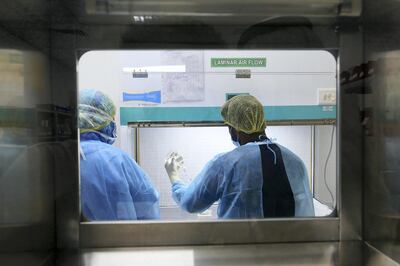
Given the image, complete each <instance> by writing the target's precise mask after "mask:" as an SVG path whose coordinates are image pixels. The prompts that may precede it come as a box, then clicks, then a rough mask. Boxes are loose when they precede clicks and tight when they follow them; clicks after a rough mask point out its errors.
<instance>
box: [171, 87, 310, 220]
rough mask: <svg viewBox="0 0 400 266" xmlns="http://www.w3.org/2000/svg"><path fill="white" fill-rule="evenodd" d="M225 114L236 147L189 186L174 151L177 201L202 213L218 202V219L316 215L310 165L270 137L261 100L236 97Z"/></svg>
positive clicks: (172, 181) (222, 155) (173, 166)
mask: <svg viewBox="0 0 400 266" xmlns="http://www.w3.org/2000/svg"><path fill="white" fill-rule="evenodd" d="M221 115H222V117H223V119H224V121H225V123H226V124H227V125H228V128H229V133H230V136H231V139H232V142H233V143H234V145H235V146H237V147H236V148H235V149H234V150H232V151H230V152H227V153H222V154H219V155H216V156H215V157H214V158H213V159H212V160H210V161H209V162H208V163H207V164H206V165H205V167H204V168H203V169H202V171H201V172H200V173H199V174H198V175H197V177H195V178H194V180H193V181H192V182H191V183H190V184H188V185H187V184H185V183H184V182H183V181H182V180H181V179H180V176H179V170H180V168H181V167H182V165H183V158H182V156H180V155H179V154H177V153H172V154H171V155H170V157H169V158H167V160H166V162H165V169H166V171H167V173H168V176H169V178H170V181H171V184H172V196H173V198H174V200H175V201H176V203H177V204H178V205H179V206H180V207H181V208H182V209H183V210H185V211H187V212H190V213H200V212H203V211H205V210H207V209H208V208H209V207H210V206H211V205H212V204H214V203H215V202H218V217H219V218H224V219H238V218H269V217H310V216H314V206H313V198H312V194H311V191H310V186H309V180H308V174H307V170H306V167H305V165H304V163H303V162H302V160H301V159H300V158H299V157H298V156H297V155H295V154H294V153H293V152H291V151H290V150H289V149H287V148H285V147H283V146H282V145H279V144H276V143H273V142H272V141H271V140H269V139H268V137H267V136H266V134H265V128H266V122H265V119H264V110H263V106H262V105H261V103H260V102H259V101H258V100H257V99H256V98H255V97H253V96H250V95H239V96H235V97H233V98H231V99H230V100H229V101H227V102H226V103H225V104H224V105H223V106H222V109H221Z"/></svg>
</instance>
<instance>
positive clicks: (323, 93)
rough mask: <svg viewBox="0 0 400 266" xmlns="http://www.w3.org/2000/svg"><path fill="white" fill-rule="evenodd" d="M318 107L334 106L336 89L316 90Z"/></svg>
mask: <svg viewBox="0 0 400 266" xmlns="http://www.w3.org/2000/svg"><path fill="white" fill-rule="evenodd" d="M318 104H319V105H336V89H330V88H329V89H318Z"/></svg>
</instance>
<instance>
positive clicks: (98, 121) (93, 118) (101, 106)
mask: <svg viewBox="0 0 400 266" xmlns="http://www.w3.org/2000/svg"><path fill="white" fill-rule="evenodd" d="M114 116H115V105H114V103H113V102H112V100H111V99H110V98H109V97H108V96H107V95H105V94H104V93H102V92H101V91H98V90H93V89H84V90H81V91H80V92H79V129H80V132H81V133H85V132H90V131H97V130H100V129H103V128H105V127H106V126H108V125H109V124H110V123H111V121H113V120H114Z"/></svg>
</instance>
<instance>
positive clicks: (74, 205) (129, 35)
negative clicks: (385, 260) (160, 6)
mask: <svg viewBox="0 0 400 266" xmlns="http://www.w3.org/2000/svg"><path fill="white" fill-rule="evenodd" d="M99 2H100V1H99ZM292 2H294V1H292ZM297 2H299V1H296V3H297ZM318 2H320V1H318ZM348 2H349V1H347V0H346V1H344V3H348ZM364 2H365V3H366V5H365V7H364V11H365V17H364V18H363V19H364V21H363V22H364V23H366V24H365V25H366V27H365V29H366V34H365V36H363V35H362V33H361V32H360V28H361V27H359V21H352V20H351V21H348V20H346V21H344V22H343V23H342V21H340V20H338V21H336V14H337V9H336V8H335V10H334V12H333V13H331V12H332V10H331V9H330V10H329V14H331V15H328V17H329V16H331V19H329V18H326V19H324V18H318V19H317V18H315V17H314V18H311V19H308V20H302V21H300V22H299V21H298V20H292V19H289V18H288V17H284V18H282V19H281V20H279V19H278V20H270V17H269V16H268V14H266V13H263V14H261V16H250V17H247V18H244V17H241V16H240V14H242V15H243V14H244V13H246V12H248V11H249V10H246V9H245V8H244V9H241V10H239V11H238V12H239V13H238V14H236V15H235V16H226V17H223V18H221V17H220V18H218V17H214V18H212V17H211V18H207V17H206V16H203V17H201V18H199V16H197V17H195V18H194V17H190V18H185V19H181V18H175V17H172V16H166V17H164V18H156V17H155V18H154V19H152V21H151V22H145V23H141V22H139V21H136V22H135V18H134V17H132V15H126V16H124V17H123V18H121V17H119V16H113V15H106V14H105V15H95V14H89V15H88V14H87V13H86V7H85V1H78V0H71V1H58V0H57V1H56V0H51V1H23V0H13V1H11V0H7V1H3V2H2V8H1V9H0V14H1V16H0V17H1V18H0V22H1V26H0V46H1V47H2V48H13V49H17V50H20V51H22V50H24V51H26V50H30V51H38V52H39V53H40V54H41V55H42V56H43V57H44V58H46V60H47V61H48V68H47V70H45V71H44V72H43V73H42V72H41V73H36V72H35V73H36V74H35V75H34V76H35V77H36V78H37V77H41V76H47V79H49V81H48V82H49V84H50V86H48V87H46V86H42V87H41V88H44V90H43V91H42V92H43V93H44V94H45V95H46V96H48V97H49V99H46V100H43V102H44V103H51V104H54V105H61V106H69V107H71V109H72V110H75V109H76V51H78V50H82V49H120V48H123V49H131V48H146V49H149V48H163V49H165V48H171V49H172V48H264V49H267V48H272V49H279V48H326V47H329V48H331V47H335V48H337V47H340V55H341V69H346V68H347V67H351V66H354V65H355V64H358V63H361V62H363V61H364V60H365V59H369V58H374V57H375V55H377V54H378V53H381V52H387V51H389V50H397V49H398V41H397V40H398V38H397V32H398V21H399V19H398V17H399V16H398V15H397V13H398V10H399V7H398V2H397V1H394V0H383V1H371V0H366V1H364ZM143 3H144V1H142V4H143ZM153 3H154V2H153ZM193 3H194V2H193ZM207 3H209V2H207ZM275 3H277V2H276V1H275ZM281 3H282V2H281ZM285 3H289V2H285ZM309 3H310V2H304V1H303V2H302V3H299V5H304V4H309ZM325 3H327V2H325ZM331 3H333V1H332V2H331ZM353 3H359V1H354V2H353ZM210 6H212V4H210ZM254 7H255V6H253V8H254ZM292 7H293V6H292ZM343 7H344V6H343ZM285 8H286V10H287V11H290V12H288V13H286V15H288V14H292V15H298V16H301V15H304V14H308V15H310V13H313V14H317V13H319V12H320V11H322V9H323V7H322V9H320V8H321V6H319V7H318V6H313V7H312V8H310V9H309V10H308V9H307V10H305V11H304V10H301V9H295V8H293V9H290V6H286V7H285ZM276 10H277V9H275V11H274V9H271V10H270V11H269V12H270V13H271V14H272V13H274V12H276ZM250 11H251V10H250ZM325 11H326V9H325ZM325 11H323V12H322V13H319V14H320V15H321V14H322V15H324V14H326V13H324V12H325ZM195 12H197V11H196V10H195ZM219 12H222V11H219ZM341 12H342V14H343V15H344V14H345V13H347V14H351V13H352V11H349V10H348V9H347V10H345V9H342V11H341ZM275 14H277V13H275ZM282 14H283V13H281V15H282ZM311 15H312V14H311ZM324 16H325V15H324ZM136 19H137V18H136ZM139 20H141V18H140V17H139ZM265 20H267V21H265ZM171 22H174V23H175V24H180V25H179V26H178V25H175V24H173V23H171ZM307 22H310V24H311V26H309V25H308V24H307ZM214 23H216V24H214ZM218 23H219V24H218ZM256 23H260V24H257V25H253V27H248V25H250V24H256ZM375 23H377V24H378V25H375ZM379 23H380V24H379ZM305 24H307V26H304V25H305ZM213 25H214V26H213ZM188 33H190V34H188ZM339 37H340V45H339ZM363 37H365V44H366V45H367V51H366V53H365V58H363V54H364V52H363V48H362V47H363V45H364V43H363V42H364V39H363ZM380 76H381V77H382V79H381V80H383V81H385V80H388V79H387V78H385V77H386V76H385V74H384V73H380ZM33 80H34V79H32V80H30V81H29V82H33ZM27 84H29V83H27ZM29 87H30V88H29V89H27V90H26V92H27V94H25V95H23V97H22V99H23V100H24V101H27V102H29V101H34V100H35V99H34V97H32V94H34V91H35V90H34V89H32V88H31V86H29ZM375 90H378V89H375ZM28 92H29V93H28ZM389 92H390V93H391V92H392V91H391V90H388V89H386V90H384V91H383V92H382V93H383V94H379V95H378V96H379V97H377V99H376V100H375V101H372V103H371V106H372V107H374V108H376V107H379V108H377V110H378V112H375V116H374V119H375V120H378V121H377V122H379V119H380V117H381V116H380V115H381V114H384V113H385V108H386V107H389V111H390V110H392V111H395V110H397V109H396V108H395V106H391V105H390V106H389V105H387V104H385V102H381V101H380V100H382V99H383V95H385V93H386V94H387V93H389ZM396 97H397V96H396ZM361 98H362V96H361V95H354V94H353V95H344V94H342V95H340V101H341V104H342V107H341V110H340V115H341V116H342V119H343V120H342V121H341V123H340V125H339V126H340V127H341V130H340V134H338V135H339V136H340V140H341V142H342V143H341V147H340V148H341V151H340V160H341V184H340V187H341V190H340V192H341V202H340V211H341V213H340V238H341V239H342V240H344V239H360V238H361V236H362V234H361V232H362V230H361V205H362V204H361V199H362V197H361V196H362V195H361V189H360V188H361V187H362V180H361V176H362V171H361V169H362V161H361V158H362V149H361V148H360V147H361V145H362V137H361V136H362V134H361V129H360V124H359V121H358V115H359V107H360V106H361V104H360V99H361ZM369 98H372V99H374V97H369ZM23 106H24V105H23ZM361 107H362V106H361ZM382 107H384V108H382ZM72 117H74V118H75V117H76V116H75V114H72ZM75 122H76V120H75V119H73V123H75ZM395 122H396V123H395V126H397V125H398V120H396V121H395ZM75 126H76V125H75V124H73V127H72V130H73V134H72V136H70V137H69V138H67V139H68V140H69V142H68V143H64V141H56V143H53V144H55V147H53V146H52V145H50V147H51V148H49V149H47V148H45V147H46V146H45V145H43V146H40V147H39V150H41V151H43V153H44V154H45V155H43V153H42V152H35V151H33V149H32V154H31V155H29V156H28V157H29V158H32V160H30V159H29V160H28V159H25V162H23V164H26V163H27V162H29V163H30V164H32V165H33V169H35V168H37V169H41V170H47V169H48V167H50V168H51V169H52V170H51V171H50V172H44V174H43V175H40V176H39V175H38V173H39V170H37V169H36V170H31V171H29V173H28V174H21V175H19V177H20V179H18V178H17V179H16V180H19V183H17V182H16V181H15V180H13V179H9V180H8V182H9V183H7V186H5V185H4V183H3V182H4V181H3V180H1V181H0V182H1V183H0V184H1V187H2V188H5V187H8V188H13V186H14V185H16V186H19V185H20V184H21V186H23V188H26V189H25V190H19V191H20V194H18V193H16V194H15V195H14V197H12V198H11V200H12V201H14V202H18V203H22V202H24V201H25V200H27V199H29V197H30V195H33V194H34V195H38V197H37V198H38V199H39V200H37V201H29V204H31V203H34V204H38V205H40V206H42V207H43V208H42V209H40V210H44V216H42V215H37V216H36V215H34V216H35V217H39V218H43V219H38V221H40V222H39V223H34V224H33V223H32V225H30V224H28V225H27V226H25V224H22V225H21V224H19V225H18V226H10V224H3V225H2V228H1V230H2V231H0V244H1V249H2V250H4V249H13V250H15V249H16V248H17V247H18V249H41V250H43V249H47V248H50V249H53V248H55V247H56V245H55V243H54V242H55V239H56V240H57V245H58V247H59V248H61V249H65V248H70V247H72V248H74V247H75V248H76V247H78V246H79V245H80V244H79V231H78V229H79V228H80V229H81V233H82V236H81V239H80V240H81V241H82V242H81V244H82V245H83V246H92V247H93V246H103V245H104V246H118V245H122V246H129V245H150V244H151V243H150V242H151V241H153V240H154V242H153V243H155V242H157V241H160V242H159V243H160V244H168V243H172V242H174V243H180V244H185V243H186V244H187V243H203V244H205V243H210V244H216V243H224V242H230V243H240V242H242V241H244V242H248V243H249V242H264V241H266V242H268V241H288V239H289V238H290V239H291V241H316V240H338V239H339V219H324V220H312V221H292V222H291V223H287V222H280V221H266V222H260V223H257V224H256V223H255V222H253V221H250V222H237V223H239V225H238V226H232V224H233V223H236V222H232V223H231V222H228V223H226V224H222V223H219V222H216V223H217V225H216V226H214V228H213V229H212V230H211V231H210V230H209V229H210V227H207V225H209V224H208V223H207V222H205V223H198V224H192V225H193V227H192V228H191V229H190V230H189V225H188V224H180V223H169V224H167V225H166V226H164V225H161V224H157V223H155V224H152V223H149V224H134V226H132V225H131V224H121V225H120V226H117V227H115V226H114V227H113V226H110V224H96V225H95V226H92V227H91V226H89V225H88V224H82V225H80V224H79V217H80V214H79V182H78V180H79V179H78V172H77V169H76V166H77V164H76V161H77V159H78V152H77V143H76V134H77V132H76V127H75ZM376 133H378V134H379V135H378V136H377V135H375V137H374V138H375V139H379V140H380V141H383V142H381V143H385V144H386V146H384V147H385V148H384V149H383V150H382V149H376V148H374V147H372V146H371V145H369V142H371V141H372V140H371V141H370V140H369V139H367V140H366V144H367V145H366V146H367V147H370V150H369V151H366V155H365V159H366V162H368V163H369V162H375V161H377V160H378V158H380V157H381V156H382V155H385V156H386V158H389V159H390V158H391V159H390V160H389V164H388V165H389V167H386V166H385V167H381V166H382V165H383V164H380V165H378V166H377V165H376V164H371V165H369V166H370V168H366V169H365V170H366V175H365V176H366V178H365V180H364V182H365V186H364V188H365V191H364V192H365V199H366V202H365V206H364V211H365V216H364V218H365V219H364V225H365V228H364V231H365V237H366V238H367V239H368V240H371V241H372V240H376V239H380V240H382V241H384V242H385V240H388V239H395V240H398V237H399V230H398V228H399V220H398V216H397V214H398V212H393V211H392V212H391V215H387V214H388V213H387V212H385V211H382V210H386V207H387V206H392V205H393V204H396V202H398V201H396V197H397V195H398V192H397V191H396V190H395V189H397V188H398V184H397V183H395V182H394V183H393V182H392V181H395V180H396V179H394V177H395V176H393V175H390V176H389V177H388V176H387V175H386V176H385V182H388V181H389V183H385V182H382V175H380V174H379V173H380V170H382V169H385V170H388V169H389V170H391V171H393V172H390V173H398V168H397V165H396V160H395V159H396V156H395V155H394V154H392V153H388V152H389V151H391V149H392V148H391V147H394V148H397V146H396V144H397V142H395V141H396V140H397V139H396V138H394V142H391V141H388V140H389V138H388V136H386V135H385V134H386V133H385V134H383V133H382V132H381V131H378V130H377V131H376ZM394 136H395V137H397V136H398V135H394ZM32 138H33V137H32ZM60 142H61V143H60ZM389 144H391V145H392V146H391V147H389ZM49 150H50V151H49ZM53 151H54V154H55V155H54V158H57V159H54V158H53V159H50V160H40V159H41V158H42V156H47V155H48V154H51V157H52V156H53ZM382 151H383V152H382ZM60 153H61V155H57V154H60ZM33 154H35V155H33ZM2 155H3V152H2ZM28 157H27V158H28ZM35 160H39V162H38V163H35ZM12 161H13V162H14V160H12ZM56 161H57V162H56ZM2 162H3V163H4V161H2ZM49 162H51V163H49ZM53 163H54V165H55V166H53ZM6 166H7V167H8V166H9V165H6ZM53 167H54V168H55V169H53ZM18 171H20V172H21V171H23V169H22V167H21V168H20V169H18ZM49 173H50V174H49ZM377 173H378V174H377ZM382 173H383V172H381V174H382ZM384 173H386V174H387V173H388V172H384ZM17 176H18V175H17ZM28 176H29V177H30V179H28V178H27V177H28ZM38 176H39V177H38ZM48 178H49V179H48ZM27 180H29V182H31V181H32V182H31V183H29V186H24V185H26V184H27ZM39 180H40V182H39ZM10 184H11V186H10ZM32 184H36V185H37V186H32ZM376 184H378V186H376ZM382 184H383V185H382ZM53 186H55V189H52V188H53ZM32 188H34V189H33V190H32V191H33V194H30V190H31V189H32ZM393 188H394V190H393ZM40 190H41V193H37V192H38V191H40ZM10 192H12V190H11V189H10V190H9V191H7V192H6V193H8V194H11V193H10ZM52 197H53V201H52ZM54 199H55V200H56V201H55V203H54ZM382 199H383V200H382ZM27 202H28V201H25V203H27ZM10 204H11V205H10ZM54 204H55V205H54ZM5 206H6V208H10V207H12V203H7V205H5ZM14 206H15V205H14ZM36 206H37V205H36ZM54 206H55V216H54V208H53V207H54ZM24 209H25V210H26V209H28V211H29V212H30V211H32V212H36V211H38V210H39V209H38V208H31V209H29V208H24ZM15 211H16V213H17V214H18V215H20V214H23V215H25V214H27V212H26V211H21V210H20V209H15ZM28 217H31V218H32V217H33V216H30V215H29V214H28ZM54 217H56V223H57V225H56V236H55V235H54V228H55V223H54ZM28 220H29V219H28ZM29 222H32V221H29ZM20 225H21V226H20ZM32 228H35V229H32ZM3 229H4V230H3ZM96 230H100V231H96ZM195 230H197V231H195ZM35 232H36V233H35ZM99 232H100V233H99ZM159 232H163V233H164V236H165V238H163V237H162V236H160V235H157V233H159ZM171 232H177V235H174V234H172V233H171ZM321 232H324V233H323V234H321ZM167 236H169V239H167ZM178 240H179V241H178ZM325 244H327V245H331V244H332V243H325ZM301 245H303V244H301ZM318 245H319V246H323V245H324V244H321V243H319V244H318ZM333 245H335V244H333ZM279 247H280V249H282V248H283V247H287V246H279ZM381 248H382V246H381ZM356 249H357V248H356ZM382 249H383V250H384V248H382ZM287 250H290V249H289V248H287ZM346 250H347V248H346V247H342V245H340V246H339V260H340V262H342V261H343V264H342V263H341V265H346V264H345V263H346V262H345V261H346V258H348V257H351V255H349V256H347V257H346V256H342V255H340V254H346V252H345V251H346ZM357 250H359V249H357ZM371 250H372V249H371ZM386 252H388V251H386ZM262 253H263V252H261V254H259V255H260V256H262ZM317 253H318V252H317ZM322 253H323V252H322ZM372 253H373V252H372ZM85 254H89V253H85ZM235 254H240V252H239V251H237V250H236V253H235ZM249 254H252V253H251V252H249ZM267 254H270V253H268V252H267ZM307 254H308V253H307ZM307 254H305V255H304V254H303V255H301V256H300V257H301V259H304V261H307V258H308V256H309V254H308V255H307ZM319 254H321V253H319ZM323 254H325V253H323ZM350 254H351V253H350ZM290 255H291V252H286V253H285V257H287V256H290ZM17 256H18V255H17ZM67 257H68V255H67ZM278 257H279V256H278ZM334 257H335V258H336V259H337V256H334ZM68 258H72V256H69V257H68ZM68 258H67V259H68ZM246 258H247V257H246ZM269 258H270V257H269V256H268V258H265V260H267V261H268V259H269ZM310 258H313V256H312V255H311V256H310ZM323 258H326V257H324V256H323ZM297 259H298V258H297ZM224 260H225V259H224V258H223V257H217V258H215V260H211V261H210V264H213V262H214V264H216V263H220V264H223V263H224ZM263 260H264V257H263V258H262V259H261V261H263ZM26 261H29V259H26ZM248 261H250V262H251V258H249V259H248V260H247V261H246V260H243V261H241V262H242V264H244V265H248V263H247V262H248ZM261 261H257V263H259V264H260V263H262V262H261ZM289 261H291V262H292V263H296V262H295V260H290V258H289ZM275 262H276V261H275ZM73 263H74V262H71V265H74V264H73ZM199 263H200V262H199ZM310 263H312V262H310ZM328 263H329V262H328ZM335 263H336V262H333V263H331V264H330V265H335ZM0 264H1V265H6V264H4V263H0ZM306 264H307V263H306ZM65 265H67V264H65ZM75 265H76V264H75ZM328 265H329V264H328ZM336 265H337V264H336ZM347 265H355V264H347Z"/></svg>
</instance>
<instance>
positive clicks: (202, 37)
mask: <svg viewBox="0 0 400 266" xmlns="http://www.w3.org/2000/svg"><path fill="white" fill-rule="evenodd" d="M226 46H227V45H226V43H225V42H224V41H223V40H222V38H221V36H220V34H218V33H217V32H216V30H215V29H214V27H213V26H210V25H207V24H204V23H201V22H197V21H192V23H190V24H186V25H140V26H129V28H128V30H127V31H126V32H125V33H124V34H123V35H122V37H121V42H120V47H121V48H141V47H142V48H146V49H149V48H203V49H204V47H208V48H224V47H226Z"/></svg>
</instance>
